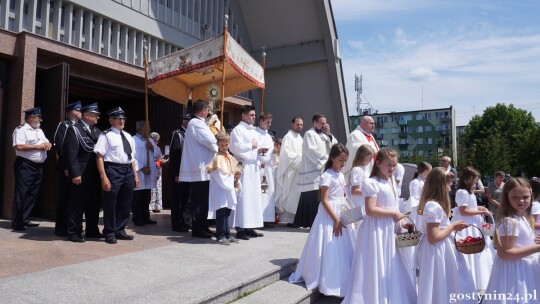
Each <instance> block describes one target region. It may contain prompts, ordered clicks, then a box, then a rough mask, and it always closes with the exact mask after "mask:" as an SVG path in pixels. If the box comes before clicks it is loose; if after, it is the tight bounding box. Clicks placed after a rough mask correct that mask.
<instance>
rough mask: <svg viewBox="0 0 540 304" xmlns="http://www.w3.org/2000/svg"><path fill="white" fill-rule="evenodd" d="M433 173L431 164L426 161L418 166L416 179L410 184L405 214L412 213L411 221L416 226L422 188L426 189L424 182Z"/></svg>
mask: <svg viewBox="0 0 540 304" xmlns="http://www.w3.org/2000/svg"><path fill="white" fill-rule="evenodd" d="M429 171H431V164H430V163H428V162H425V161H422V162H419V163H418V164H417V165H416V172H414V179H413V180H412V181H411V182H410V183H409V194H410V196H409V199H408V200H407V201H405V208H404V210H403V212H405V213H407V212H410V213H411V220H413V222H415V224H416V218H417V214H418V213H417V212H416V209H417V208H418V203H419V202H420V194H422V188H423V187H424V180H425V179H426V176H427V175H428V173H429Z"/></svg>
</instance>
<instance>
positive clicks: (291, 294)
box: [234, 278, 323, 304]
mask: <svg viewBox="0 0 540 304" xmlns="http://www.w3.org/2000/svg"><path fill="white" fill-rule="evenodd" d="M321 297H323V295H322V294H321V293H319V291H318V290H307V289H306V286H305V285H304V284H291V283H289V282H288V281H287V278H285V279H284V280H280V281H277V282H275V283H273V284H271V285H268V286H266V287H264V288H262V289H261V290H257V291H256V292H254V293H252V294H250V295H248V296H246V297H243V298H242V299H239V300H237V301H235V302H234V304H308V303H315V301H317V300H319V299H320V298H321Z"/></svg>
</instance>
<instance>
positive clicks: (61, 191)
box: [54, 159, 72, 235]
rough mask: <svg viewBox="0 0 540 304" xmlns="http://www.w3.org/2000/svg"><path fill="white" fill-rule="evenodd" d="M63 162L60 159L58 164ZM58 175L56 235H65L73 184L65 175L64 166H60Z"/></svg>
mask: <svg viewBox="0 0 540 304" xmlns="http://www.w3.org/2000/svg"><path fill="white" fill-rule="evenodd" d="M61 161H62V160H61V159H58V162H61ZM56 173H57V178H58V199H57V201H56V208H55V209H56V211H55V214H56V215H55V219H54V221H55V223H54V233H55V234H58V235H63V234H65V233H66V232H67V227H68V224H67V218H68V209H69V197H70V192H71V184H72V182H71V178H70V177H69V176H66V174H65V173H64V169H63V168H62V166H58V168H57V171H56Z"/></svg>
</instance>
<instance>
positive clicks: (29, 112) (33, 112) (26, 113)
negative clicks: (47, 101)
mask: <svg viewBox="0 0 540 304" xmlns="http://www.w3.org/2000/svg"><path fill="white" fill-rule="evenodd" d="M32 115H37V116H42V115H43V114H41V108H40V107H37V108H32V109H28V110H24V116H25V117H27V116H32Z"/></svg>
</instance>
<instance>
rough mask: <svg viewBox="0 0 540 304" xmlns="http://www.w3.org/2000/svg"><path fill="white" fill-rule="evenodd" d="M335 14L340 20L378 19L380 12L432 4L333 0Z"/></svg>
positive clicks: (423, 0) (419, 0) (420, 0)
mask: <svg viewBox="0 0 540 304" xmlns="http://www.w3.org/2000/svg"><path fill="white" fill-rule="evenodd" d="M331 2H332V10H333V11H334V16H339V18H340V20H358V19H364V20H365V19H376V18H377V16H379V15H380V14H384V13H388V12H403V11H408V10H414V9H417V8H422V7H426V6H430V5H431V4H432V2H431V1H428V0H408V1H407V4H406V5H403V1H402V0H385V1H381V0H375V1H373V0H331Z"/></svg>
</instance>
